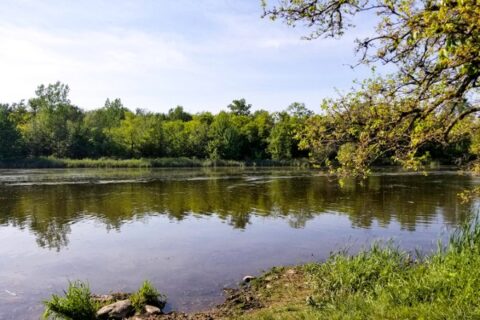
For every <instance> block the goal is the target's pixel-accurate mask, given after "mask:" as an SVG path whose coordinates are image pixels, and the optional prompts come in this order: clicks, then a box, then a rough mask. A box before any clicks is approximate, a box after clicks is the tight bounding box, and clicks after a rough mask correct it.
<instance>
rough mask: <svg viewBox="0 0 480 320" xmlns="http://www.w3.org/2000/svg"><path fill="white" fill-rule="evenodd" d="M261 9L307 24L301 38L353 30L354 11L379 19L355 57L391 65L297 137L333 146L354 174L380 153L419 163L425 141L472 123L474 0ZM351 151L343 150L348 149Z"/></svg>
mask: <svg viewBox="0 0 480 320" xmlns="http://www.w3.org/2000/svg"><path fill="white" fill-rule="evenodd" d="M264 10H265V16H268V17H270V18H271V19H273V20H275V19H281V20H283V21H285V22H286V23H287V24H289V25H296V24H299V23H300V24H305V25H306V26H307V27H308V28H310V30H311V33H310V34H309V35H308V36H307V37H306V38H307V39H316V38H319V37H340V36H342V35H343V34H344V33H345V32H351V30H352V27H353V24H352V18H353V17H355V16H357V15H360V14H365V13H368V12H370V13H371V14H369V15H368V16H367V17H366V18H368V19H370V18H372V17H375V16H376V17H378V24H377V27H376V28H375V30H376V32H375V34H372V35H371V36H370V37H367V38H365V39H358V40H357V51H358V53H359V54H360V58H359V63H363V64H369V65H372V64H373V65H376V64H378V63H383V64H392V65H394V66H395V68H394V69H395V70H396V71H395V73H394V74H392V75H389V76H385V77H381V78H380V77H379V78H375V79H372V80H368V81H366V82H365V83H363V84H362V86H361V87H360V88H358V90H357V91H356V92H352V93H350V94H347V95H345V96H343V97H341V98H340V99H337V100H328V101H326V102H325V103H324V107H325V117H324V118H319V117H314V118H312V119H311V120H310V126H307V130H306V131H305V133H304V136H303V138H304V139H303V145H304V146H305V147H308V148H310V150H312V151H313V153H314V154H316V155H319V154H321V155H323V156H326V155H327V156H326V157H325V159H328V154H330V153H332V152H333V153H335V152H336V153H337V154H338V153H339V156H340V157H339V158H340V159H338V157H337V160H341V161H340V162H343V163H342V164H343V165H344V166H346V167H350V168H349V169H354V170H355V171H356V172H357V173H364V172H365V171H366V170H367V168H368V167H369V166H370V165H372V164H373V163H374V162H375V161H377V160H378V159H379V158H382V157H389V158H391V159H392V160H394V161H397V162H400V163H402V164H404V165H406V166H411V167H416V166H417V165H418V163H419V160H422V159H424V158H425V157H426V156H427V154H426V152H425V150H426V149H427V148H426V146H427V145H431V144H441V145H442V144H443V145H446V144H447V143H449V142H452V141H454V140H455V139H462V138H463V136H464V135H465V134H469V132H470V131H471V128H470V124H471V122H472V119H471V116H472V114H474V113H476V112H479V111H480V104H479V93H480V92H479V86H480V81H479V77H480V23H479V21H480V3H478V1H477V0H459V1H452V0H441V1H435V0H398V1H397V0H360V1H359V0H280V1H278V2H276V4H273V5H272V4H270V3H266V2H264ZM347 151H348V152H347Z"/></svg>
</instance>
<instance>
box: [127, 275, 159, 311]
mask: <svg viewBox="0 0 480 320" xmlns="http://www.w3.org/2000/svg"><path fill="white" fill-rule="evenodd" d="M130 301H132V305H133V306H134V307H135V310H137V311H138V312H141V311H142V310H143V308H144V307H145V305H147V304H149V305H153V306H156V307H159V308H160V309H163V307H164V306H165V303H166V296H165V295H163V294H161V293H160V292H158V290H157V289H155V288H154V287H153V285H152V284H151V283H150V282H149V281H144V282H143V284H142V286H141V287H140V288H139V289H138V291H137V292H135V293H134V294H132V295H131V296H130Z"/></svg>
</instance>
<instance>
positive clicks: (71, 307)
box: [43, 281, 97, 320]
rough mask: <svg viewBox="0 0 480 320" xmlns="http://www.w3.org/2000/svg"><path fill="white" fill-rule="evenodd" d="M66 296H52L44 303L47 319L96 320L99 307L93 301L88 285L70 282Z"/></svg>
mask: <svg viewBox="0 0 480 320" xmlns="http://www.w3.org/2000/svg"><path fill="white" fill-rule="evenodd" d="M64 293H65V296H64V297H60V296H57V295H55V294H54V295H52V297H51V299H50V300H48V301H44V302H43V303H44V305H45V312H44V314H43V317H44V318H45V319H71V320H89V319H95V312H96V309H97V305H96V304H95V302H94V301H93V300H92V299H91V294H90V288H89V286H88V284H86V283H83V282H81V281H75V282H70V283H69V285H68V289H67V291H65V292H64Z"/></svg>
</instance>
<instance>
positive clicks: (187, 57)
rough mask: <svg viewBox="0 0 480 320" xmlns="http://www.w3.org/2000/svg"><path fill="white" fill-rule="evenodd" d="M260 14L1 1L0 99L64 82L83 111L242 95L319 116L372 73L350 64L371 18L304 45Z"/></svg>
mask: <svg viewBox="0 0 480 320" xmlns="http://www.w3.org/2000/svg"><path fill="white" fill-rule="evenodd" d="M270 1H273V2H274V1H276V0H270ZM261 13H262V10H261V7H260V0H175V1H171V0H148V1H147V0H130V1H127V0H109V1H107V0H95V1H93V0H92V1H90V0H82V1H70V0H57V1H53V0H42V1H38V0H2V1H1V2H0V72H1V74H2V76H1V77H0V88H1V90H0V101H1V102H15V101H18V100H20V99H22V98H28V97H31V96H33V94H34V91H35V88H36V86H37V85H39V84H41V83H52V82H55V81H57V80H59V81H62V82H65V83H68V84H69V85H70V88H71V100H72V101H73V102H74V103H75V104H77V105H78V106H80V107H82V108H85V109H92V108H96V107H100V106H102V105H103V103H104V101H105V99H106V98H107V97H109V98H116V97H119V98H121V99H122V101H123V102H124V104H125V105H126V106H127V107H129V108H131V109H135V108H145V109H148V110H152V111H161V112H165V111H167V110H168V109H169V108H171V107H173V106H176V105H183V106H184V107H185V109H186V110H188V111H190V112H198V111H205V110H207V111H212V112H217V111H219V110H221V109H225V106H226V105H228V103H229V102H230V101H231V100H232V99H236V98H242V97H243V98H245V99H247V101H248V102H249V103H252V104H253V106H254V109H260V108H263V109H267V110H270V111H278V110H283V109H285V108H286V107H287V106H288V105H289V104H290V103H291V102H294V101H299V102H304V103H306V104H307V106H308V107H309V108H310V109H312V110H315V111H318V108H319V105H320V102H321V100H322V99H323V98H326V97H334V96H336V95H337V93H336V89H339V90H346V89H348V88H350V87H351V85H352V81H353V80H354V79H362V78H364V77H366V76H367V75H368V74H369V72H368V71H367V68H364V67H361V68H357V69H354V70H352V69H351V68H350V66H349V64H353V63H355V61H356V60H355V59H356V58H355V55H354V40H355V38H357V37H360V38H361V37H364V36H366V34H367V31H368V30H369V28H370V27H369V26H368V25H369V23H368V21H359V23H358V22H357V27H356V28H355V29H354V30H353V31H352V32H351V33H349V34H347V35H346V36H345V37H344V38H342V39H340V40H332V39H328V40H322V39H320V40H315V41H306V40H301V36H302V35H304V34H305V30H302V29H301V28H290V27H288V26H286V25H284V24H283V23H281V22H279V21H277V22H271V21H270V20H268V19H261V18H260V16H261Z"/></svg>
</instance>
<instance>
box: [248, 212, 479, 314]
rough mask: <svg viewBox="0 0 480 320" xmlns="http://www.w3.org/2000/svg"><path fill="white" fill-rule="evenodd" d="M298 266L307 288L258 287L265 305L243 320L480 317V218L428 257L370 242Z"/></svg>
mask: <svg viewBox="0 0 480 320" xmlns="http://www.w3.org/2000/svg"><path fill="white" fill-rule="evenodd" d="M297 269H298V270H299V272H300V273H301V274H302V278H301V279H297V280H296V281H297V282H303V283H305V285H306V286H307V287H308V290H304V289H302V290H300V289H296V290H294V292H291V293H290V294H289V295H288V296H287V297H282V296H280V297H279V296H278V292H282V291H284V290H285V287H284V286H282V285H276V286H274V287H273V288H271V289H270V290H266V289H265V287H264V286H262V285H260V286H259V287H260V288H262V289H256V290H258V292H259V295H260V296H261V297H263V299H264V300H265V301H266V303H264V304H265V305H267V307H266V308H263V309H260V310H257V311H253V312H250V313H247V314H244V315H243V316H242V317H241V319H480V299H479V296H478V295H479V293H480V223H479V219H478V218H474V219H473V222H471V223H469V224H467V225H465V226H463V227H462V228H459V229H458V231H457V232H455V233H454V234H453V235H452V237H451V239H450V241H449V243H448V244H447V245H446V246H439V248H438V250H437V251H436V252H434V253H433V254H432V255H430V256H426V257H422V258H417V259H413V258H412V257H411V255H410V254H408V253H407V252H404V251H401V250H399V249H398V248H395V247H393V246H392V245H386V246H383V247H382V246H380V245H378V244H375V245H373V247H372V248H371V249H370V250H367V251H364V252H360V253H359V254H357V255H354V256H348V255H346V254H344V253H339V254H334V255H332V256H331V257H330V258H329V259H328V260H327V261H326V262H324V263H310V264H307V265H304V266H300V267H297ZM280 278H281V277H280ZM259 281H260V283H261V282H262V281H265V276H263V277H261V278H260V280H259ZM270 286H271V287H272V284H270ZM269 291H270V292H269ZM272 297H273V298H272ZM292 297H295V298H292Z"/></svg>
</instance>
